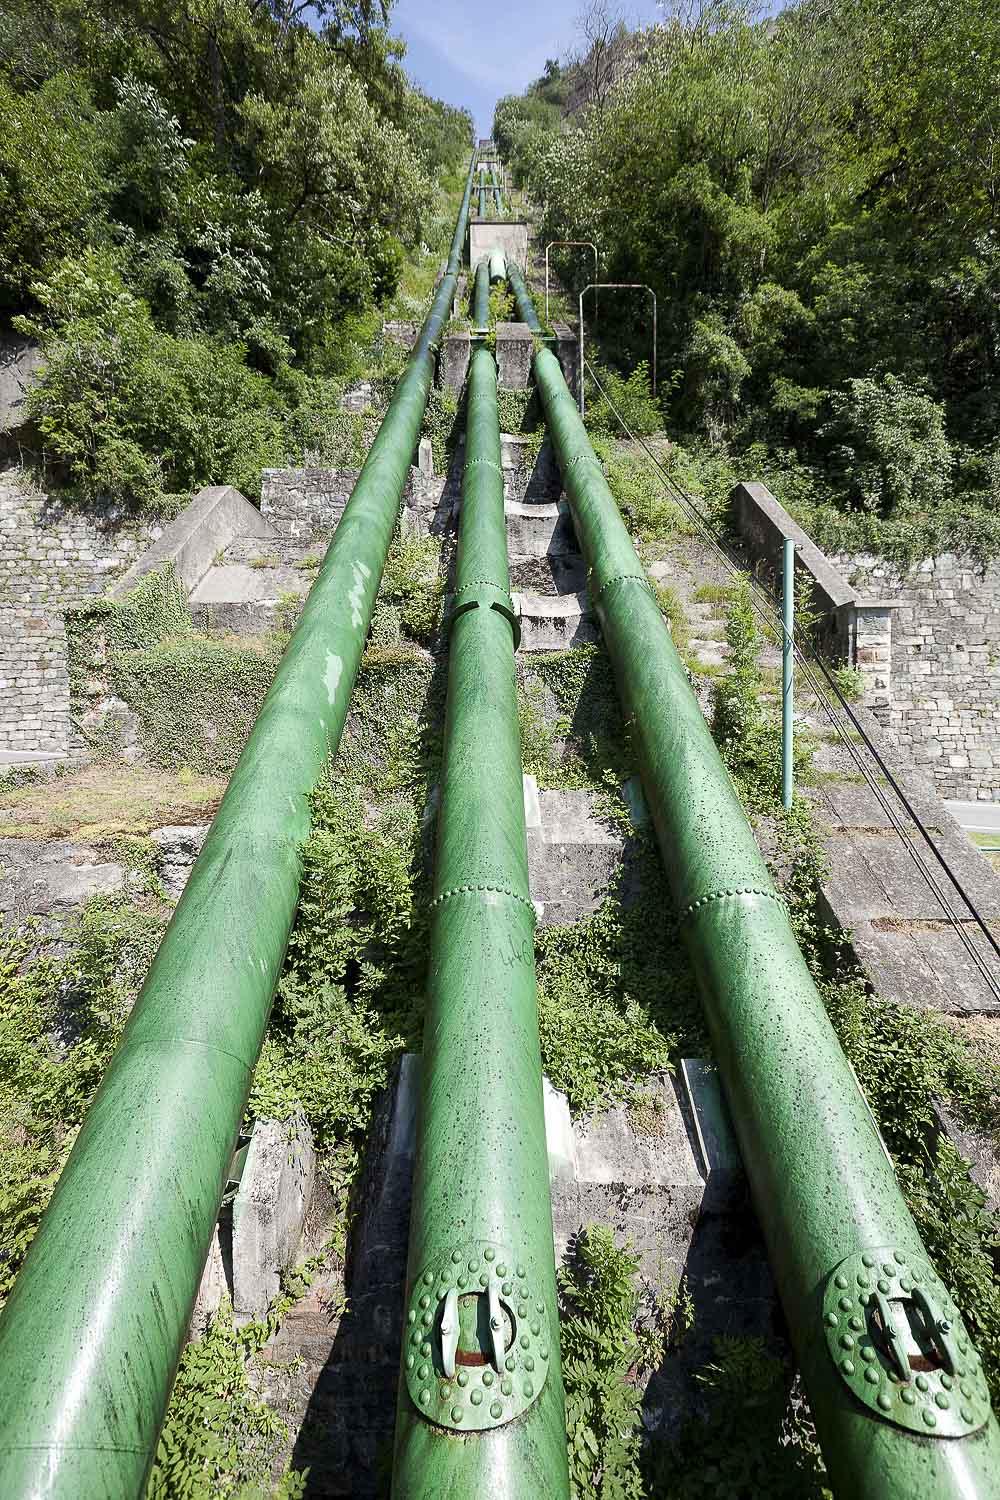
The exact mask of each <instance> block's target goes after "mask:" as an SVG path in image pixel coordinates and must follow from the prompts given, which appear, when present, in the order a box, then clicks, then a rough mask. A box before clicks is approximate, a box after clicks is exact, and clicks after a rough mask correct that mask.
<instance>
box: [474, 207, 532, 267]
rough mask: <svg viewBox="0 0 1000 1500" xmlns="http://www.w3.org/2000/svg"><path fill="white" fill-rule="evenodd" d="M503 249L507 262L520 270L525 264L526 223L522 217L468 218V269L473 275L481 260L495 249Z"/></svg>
mask: <svg viewBox="0 0 1000 1500" xmlns="http://www.w3.org/2000/svg"><path fill="white" fill-rule="evenodd" d="M498 247H499V249H500V250H501V251H502V252H503V255H504V258H505V259H506V261H507V264H508V265H511V264H513V265H515V266H519V267H520V269H521V270H522V271H523V270H524V269H525V267H526V266H527V264H528V225H527V221H526V220H525V219H507V220H497V219H470V220H469V271H470V273H471V274H472V275H473V276H474V275H475V274H476V267H477V266H478V265H479V262H480V261H481V260H489V258H490V256H491V255H492V254H493V251H494V250H495V249H497V248H498Z"/></svg>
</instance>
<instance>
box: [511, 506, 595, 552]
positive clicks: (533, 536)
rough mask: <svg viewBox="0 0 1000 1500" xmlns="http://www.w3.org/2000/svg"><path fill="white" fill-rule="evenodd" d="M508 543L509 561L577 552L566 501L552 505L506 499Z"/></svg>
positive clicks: (574, 533)
mask: <svg viewBox="0 0 1000 1500" xmlns="http://www.w3.org/2000/svg"><path fill="white" fill-rule="evenodd" d="M504 512H505V514H506V517H507V546H508V549H509V552H510V556H511V560H512V561H513V560H514V559H515V558H516V559H518V560H520V559H522V558H527V557H547V556H550V555H552V554H559V555H560V556H566V555H570V554H571V555H572V556H574V557H578V556H579V555H580V552H579V548H578V546H577V541H576V532H575V531H574V530H573V522H572V519H571V517H570V513H569V506H568V505H567V504H566V502H565V500H560V501H557V502H555V503H554V504H544V503H537V504H536V503H532V502H523V501H518V500H508V501H507V502H506V503H505V505H504Z"/></svg>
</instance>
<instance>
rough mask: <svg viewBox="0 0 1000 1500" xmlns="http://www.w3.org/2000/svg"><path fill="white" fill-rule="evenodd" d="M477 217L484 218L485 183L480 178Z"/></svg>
mask: <svg viewBox="0 0 1000 1500" xmlns="http://www.w3.org/2000/svg"><path fill="white" fill-rule="evenodd" d="M479 217H480V218H481V219H485V218H486V184H485V182H483V181H482V180H480V183H479Z"/></svg>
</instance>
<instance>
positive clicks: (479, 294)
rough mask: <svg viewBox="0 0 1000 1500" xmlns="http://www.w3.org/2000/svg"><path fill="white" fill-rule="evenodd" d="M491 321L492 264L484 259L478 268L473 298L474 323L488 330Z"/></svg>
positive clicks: (477, 326)
mask: <svg viewBox="0 0 1000 1500" xmlns="http://www.w3.org/2000/svg"><path fill="white" fill-rule="evenodd" d="M489 321H490V263H489V261H488V260H486V259H483V260H481V261H480V262H479V264H478V266H477V267H476V284H475V288H474V291H473V296H472V322H473V325H474V327H476V328H486V327H487V325H488V324H489Z"/></svg>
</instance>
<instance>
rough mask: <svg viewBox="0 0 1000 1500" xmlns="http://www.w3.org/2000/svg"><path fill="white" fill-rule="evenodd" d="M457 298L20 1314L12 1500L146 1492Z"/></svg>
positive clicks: (404, 397)
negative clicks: (318, 813) (315, 812)
mask: <svg viewBox="0 0 1000 1500" xmlns="http://www.w3.org/2000/svg"><path fill="white" fill-rule="evenodd" d="M454 290H455V277H454V275H453V274H449V275H446V276H445V278H444V280H443V281H442V283H441V285H440V287H439V289H438V292H437V295H436V296H435V299H434V303H433V306H432V308H431V311H430V314H429V316H428V318H427V321H426V322H425V323H424V326H423V328H422V330H421V332H420V336H419V339H418V341H417V344H416V346H415V348H414V350H413V353H412V355H411V357H410V359H409V362H408V364H407V366H406V369H405V371H404V373H403V375H402V378H401V379H400V381H399V384H398V385H397V387H396V391H395V394H394V395H393V398H392V401H391V402H390V405H389V409H388V411H387V412H386V416H385V420H384V421H383V423H382V426H381V428H380V429H379V432H378V434H377V436H376V438H375V441H374V443H373V444H372V447H371V451H370V452H369V454H368V457H367V459H366V461H365V465H364V468H363V469H362V471H361V475H360V478H359V479H358V482H357V484H356V485H355V487H354V492H353V494H352V496H351V498H350V501H349V503H348V505H347V508H346V509H345V511H344V515H343V518H342V520H341V522H340V524H339V526H338V527H337V530H336V534H335V536H334V539H333V542H332V544H331V546H330V548H329V550H328V552H327V554H326V558H325V560H324V562H323V566H322V568H321V569H320V572H319V575H318V577H317V579H316V582H315V584H314V585H313V588H312V591H311V593H310V595H309V599H308V601H307V603H306V606H305V608H304V610H303V611H302V616H301V618H300V620H299V623H298V626H297V628H296V630H295V633H294V634H293V636H292V638H291V640H290V641H289V643H288V647H287V649H286V651H285V653H284V656H283V657H282V660H281V664H280V666H279V668H278V671H277V675H276V676H275V679H274V682H273V684H272V686H271V689H270V691H269V693H268V694H267V697H266V698H265V700H264V703H263V706H262V707H261V710H260V713H259V714H258V716H257V719H256V722H255V723H254V726H253V729H252V731H251V733H250V737H249V739H248V740H247V743H246V746H245V748H244V751H243V754H242V755H241V756H240V759H239V762H238V764H237V766H236V769H235V771H234V772H233V775H232V778H231V780H230V782H229V786H228V788H227V790H226V794H225V797H224V798H223V800H222V805H221V807H220V808H219V811H218V813H217V815H216V817H215V821H214V822H213V824H212V827H211V829H210V830H209V833H208V837H207V838H206V840H205V844H204V847H203V848H202V851H201V853H200V855H199V856H198V859H197V861H196V862H195V865H194V868H193V870H192V871H191V877H190V879H189V881H188V884H187V887H186V889H185V891H184V894H183V896H182V897H181V899H180V901H179V902H178V905H177V909H176V911H175V913H174V915H173V918H172V920H171V922H170V925H169V927H168V928H167V931H166V932H165V934H164V936H163V940H162V942H161V943H160V947H159V950H158V952H157V954H156V957H155V958H154V960H153V964H152V966H151V968H150V971H149V975H148V977H147V979H146V983H145V984H144V985H143V988H142V991H141V993H140V995H139V998H138V1000H137V1001H136V1004H135V1007H134V1009H133V1011H132V1014H131V1016H130V1017H129V1021H128V1024H127V1026H126V1028H125V1033H124V1036H123V1037H122V1041H121V1043H120V1045H119V1047H118V1050H117V1051H116V1053H115V1055H114V1057H113V1058H112V1060H111V1063H110V1065H109V1067H108V1069H107V1072H106V1073H105V1075H104V1078H103V1080H102V1082H101V1085H100V1087H99V1089H98V1091H97V1093H96V1095H95V1097H94V1100H93V1103H92V1104H91V1106H90V1109H89V1111H88V1113H87V1117H86V1119H85V1120H84V1123H83V1128H82V1129H81V1131H80V1134H79V1136H78V1138H77V1140H76V1143H75V1145H74V1147H73V1150H72V1152H71V1153H70V1156H69V1159H68V1161H67V1163H66V1166H65V1168H64V1169H63V1173H62V1176H61V1178H60V1180H59V1184H58V1186H57V1188H56V1190H55V1193H54V1195H53V1198H52V1202H51V1204H50V1205H49V1208H48V1210H47V1212H46V1214H45V1216H44V1218H43V1220H42V1223H41V1225H40V1227H39V1230H38V1233H37V1235H36V1236H35V1239H34V1242H33V1244H32V1246H31V1248H30V1250H29V1252H28V1255H27V1258H26V1260H25V1263H24V1266H23V1268H22V1270H21V1274H20V1276H19V1277H18V1279H17V1282H16V1284H15V1286H14V1290H13V1292H12V1294H11V1297H10V1300H9V1302H8V1304H7V1307H6V1310H5V1312H4V1314H3V1317H2V1319H0V1370H2V1372H3V1376H2V1389H0V1495H2V1496H3V1500H28V1497H31V1500H40V1497H46V1500H56V1497H58V1500H104V1497H108V1500H127V1497H132V1496H140V1495H141V1494H142V1492H143V1489H144V1486H145V1482H146V1476H147V1474H148V1472H149V1468H150V1465H151V1463H152V1460H153V1455H154V1453H155V1450H156V1443H157V1439H158V1436H159V1431H160V1426H161V1423H162V1420H163V1414H164V1411H165V1408H166V1405H167V1400H168V1397H169V1395H170V1388H171V1384H172V1382H173V1378H174V1372H175V1370H176V1367H177V1361H178V1358H179V1356H180V1352H181V1348H182V1345H183V1343H184V1338H185V1334H186V1332H187V1328H188V1324H189V1320H190V1317H191V1310H192V1306H193V1303H194V1299H195V1295H196V1293H197V1289H198V1283H199V1280H200V1277H201V1273H202V1268H203V1266H204V1264H205V1257H206V1255H207V1252H208V1248H209V1244H210V1241H211V1238H212V1232H213V1230H214V1227H215V1222H216V1218H217V1215H218V1211H219V1204H220V1201H221V1198H222V1193H223V1189H224V1187H225V1183H226V1178H227V1174H228V1171H229V1164H230V1160H231V1157H232V1153H233V1149H234V1146H235V1142H236V1138H237V1133H238V1131H239V1126H240V1120H241V1116H242V1114H243V1107H244V1103H245V1101H246V1097H247V1092H248V1089H249V1086H250V1077H251V1073H252V1070H253V1067H254V1064H255V1062H256V1060H257V1054H258V1052H259V1050H260V1045H261V1041H262V1038H263V1035H264V1028H265V1026H266V1025H267V1019H268V1014H269V1011H270V1007H271V997H272V995H273V992H274V987H275V984H276V982H277V979H278V975H279V973H280V971H281V965H282V960H283V958H284V953H285V945H286V943H287V941H288V934H289V930H290V928H291V925H292V919H293V917H294V915H295V905H296V900H297V896H298V886H299V873H300V851H301V849H302V845H303V843H304V842H305V839H306V836H307V834H308V832H309V806H308V796H309V793H310V791H311V789H312V788H313V786H314V785H315V783H316V780H317V778H318V777H319V774H320V772H321V771H322V769H323V766H324V765H325V764H326V761H327V758H328V757H329V756H330V755H331V754H332V752H333V751H335V750H336V748H337V745H338V743H339V740H340V736H341V733H342V731H343V727H344V719H345V716H346V714H347V708H348V703H349V700H350V696H351V692H352V689H353V685H354V680H355V677H356V675H357V671H358V666H359V663H360V660H361V654H362V651H363V650H364V645H365V637H366V635H367V632H368V626H369V623H370V620H371V614H372V607H373V605H374V602H375V595H376V593H377V590H378V586H379V580H380V578H381V575H382V570H383V567H384V564H385V558H386V552H387V550H388V547H389V541H390V539H391V537H392V532H393V527H394V526H395V523H396V517H397V513H398V510H399V503H400V498H401V496H402V491H403V485H404V483H405V481H406V477H407V473H408V470H409V465H410V459H411V457H412V455H413V450H414V448H415V446H416V443H417V439H418V436H419V433H420V424H421V420H422V418H423V414H424V408H425V406H426V403H427V397H428V392H429V390H430V386H431V380H432V375H433V367H434V350H435V346H436V345H437V343H438V341H439V339H440V337H441V332H442V329H443V327H444V325H445V323H446V322H447V320H448V317H449V313H450V308H451V302H452V298H453V296H454Z"/></svg>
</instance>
